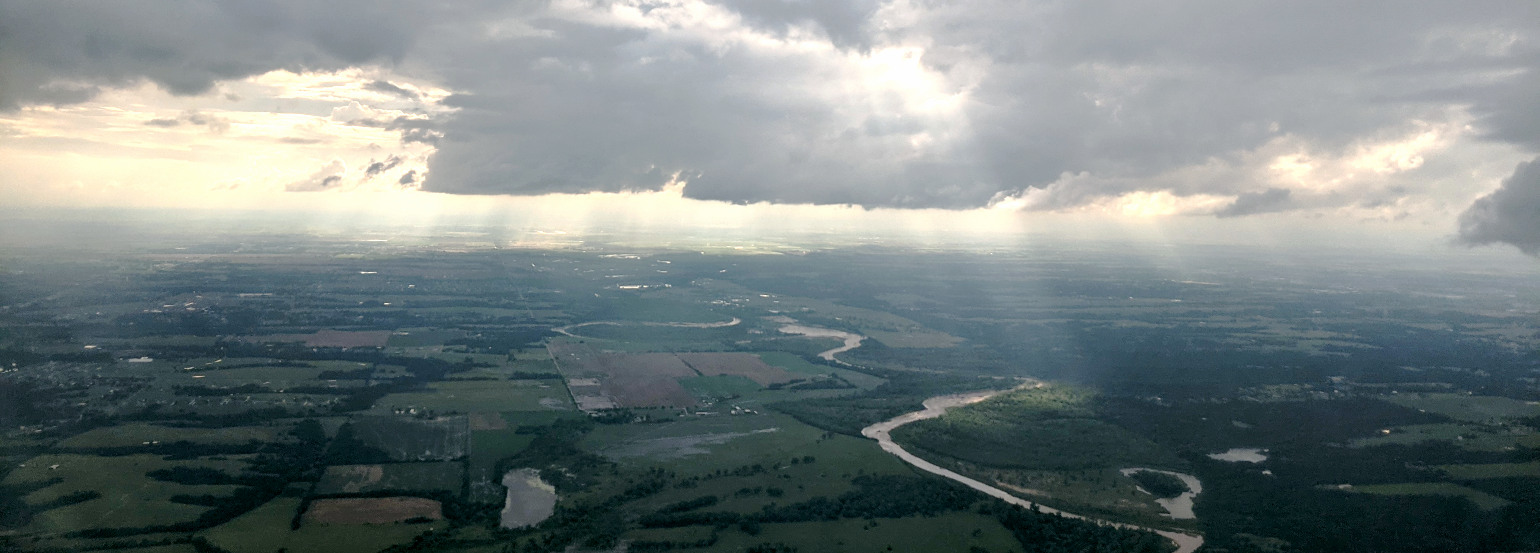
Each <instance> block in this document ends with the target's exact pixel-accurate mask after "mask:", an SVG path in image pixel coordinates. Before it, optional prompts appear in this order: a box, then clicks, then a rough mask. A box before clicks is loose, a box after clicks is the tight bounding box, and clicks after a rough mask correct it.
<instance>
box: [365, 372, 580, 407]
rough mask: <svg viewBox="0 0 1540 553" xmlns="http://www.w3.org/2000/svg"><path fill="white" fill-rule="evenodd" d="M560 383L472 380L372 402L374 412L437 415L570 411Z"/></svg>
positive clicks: (570, 403)
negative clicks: (410, 410)
mask: <svg viewBox="0 0 1540 553" xmlns="http://www.w3.org/2000/svg"><path fill="white" fill-rule="evenodd" d="M572 408H573V405H572V398H571V396H569V395H568V394H567V387H566V386H565V385H564V384H562V382H561V381H560V380H472V381H446V382H434V383H432V384H430V385H429V390H428V391H424V392H407V393H400V394H390V395H388V396H385V397H384V398H381V399H380V400H379V401H377V402H375V404H374V410H375V411H376V412H387V413H388V412H391V411H392V410H398V409H400V410H409V409H417V410H419V411H423V410H426V411H433V412H436V413H475V412H484V411H551V410H566V409H572Z"/></svg>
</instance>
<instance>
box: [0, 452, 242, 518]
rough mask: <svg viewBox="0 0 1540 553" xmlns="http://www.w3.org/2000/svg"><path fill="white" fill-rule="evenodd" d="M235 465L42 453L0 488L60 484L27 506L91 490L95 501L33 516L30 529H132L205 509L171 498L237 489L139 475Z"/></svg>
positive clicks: (234, 467) (235, 467)
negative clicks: (54, 482)
mask: <svg viewBox="0 0 1540 553" xmlns="http://www.w3.org/2000/svg"><path fill="white" fill-rule="evenodd" d="M243 465H244V463H242V462H241V461H235V460H232V461H167V460H165V459H163V458H162V456H160V455H148V454H141V455H123V456H114V457H98V456H93V455H73V454H48V455H40V456H37V457H34V458H32V459H29V460H28V461H27V462H26V463H25V466H20V467H17V468H16V469H15V470H13V471H12V472H11V473H10V474H8V475H7V476H6V478H5V480H3V481H0V485H5V486H11V487H23V488H25V487H32V486H36V485H40V484H42V483H46V482H49V481H51V480H52V479H54V478H59V479H62V480H63V481H62V482H59V483H57V484H53V485H49V486H46V487H43V488H41V489H38V490H36V491H33V492H32V493H30V494H28V495H27V496H26V497H25V498H24V499H25V500H26V501H27V503H29V504H31V505H41V504H46V503H48V502H50V501H54V500H57V499H59V498H62V497H65V496H68V495H70V494H73V493H77V492H96V493H99V494H101V495H100V497H97V498H95V499H91V500H89V501H84V502H81V503H75V504H73V505H66V506H62V507H58V508H55V509H49V510H47V511H44V512H42V513H38V514H37V516H36V518H34V519H33V521H32V524H31V526H30V527H29V529H30V530H34V531H43V532H67V531H72V530H81V529H86V528H134V527H142V526H154V525H164V524H174V523H178V522H188V521H192V520H194V519H197V518H198V516H199V515H202V514H203V512H204V511H206V510H207V509H208V508H207V507H201V506H196V505H185V504H181V503H172V502H171V497H172V496H175V495H214V496H223V495H230V494H231V493H233V492H234V491H235V490H236V488H238V486H224V485H221V486H192V485H185V484H177V483H173V482H162V481H159V480H155V479H152V478H150V477H148V476H146V475H145V474H146V473H148V472H150V471H154V470H158V469H166V468H172V467H177V466H182V467H209V468H216V469H220V470H224V471H227V472H232V473H237V472H239V471H240V470H241V467H242V466H243Z"/></svg>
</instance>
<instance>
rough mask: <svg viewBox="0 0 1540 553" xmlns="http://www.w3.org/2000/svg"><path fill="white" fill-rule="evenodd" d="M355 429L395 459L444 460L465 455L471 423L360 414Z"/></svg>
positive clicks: (462, 418) (368, 441) (449, 418)
mask: <svg viewBox="0 0 1540 553" xmlns="http://www.w3.org/2000/svg"><path fill="white" fill-rule="evenodd" d="M353 429H354V432H356V433H357V436H358V439H359V440H362V441H363V442H364V443H367V444H369V445H372V446H374V447H377V448H380V449H382V450H384V451H385V452H386V453H387V454H389V455H390V457H391V459H393V460H397V461H447V460H451V459H458V458H460V457H463V456H465V453H466V451H467V449H468V447H469V443H470V426H469V425H468V424H467V423H466V419H465V417H439V418H435V419H426V420H419V419H409V418H402V417H391V416H369V417H359V418H357V419H355V420H354V421H353Z"/></svg>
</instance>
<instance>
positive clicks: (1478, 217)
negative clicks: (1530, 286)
mask: <svg viewBox="0 0 1540 553" xmlns="http://www.w3.org/2000/svg"><path fill="white" fill-rule="evenodd" d="M1460 240H1461V241H1463V242H1465V243H1467V244H1473V245H1476V244H1497V243H1504V244H1510V245H1513V246H1515V247H1517V248H1518V249H1519V250H1521V251H1523V252H1524V253H1527V254H1529V255H1534V256H1540V158H1535V159H1533V160H1530V161H1529V162H1526V163H1521V164H1519V166H1518V168H1517V169H1514V171H1513V176H1511V177H1508V179H1507V180H1504V181H1503V185H1502V187H1501V188H1498V189H1497V190H1496V191H1494V192H1492V193H1491V194H1488V195H1486V196H1483V197H1482V198H1481V199H1479V200H1476V203H1475V204H1472V205H1471V206H1470V209H1468V210H1466V211H1465V213H1464V214H1462V215H1460Z"/></svg>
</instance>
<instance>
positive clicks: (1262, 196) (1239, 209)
mask: <svg viewBox="0 0 1540 553" xmlns="http://www.w3.org/2000/svg"><path fill="white" fill-rule="evenodd" d="M1288 206H1289V189H1287V188H1269V189H1267V190H1264V191H1261V192H1248V193H1245V194H1241V195H1239V196H1236V198H1235V201H1234V202H1231V203H1230V205H1228V206H1225V207H1224V209H1220V210H1219V211H1217V212H1215V213H1214V214H1215V215H1217V216H1219V217H1239V216H1241V215H1253V214H1257V213H1268V212H1273V211H1282V210H1283V209H1286V208H1287V207H1288Z"/></svg>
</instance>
